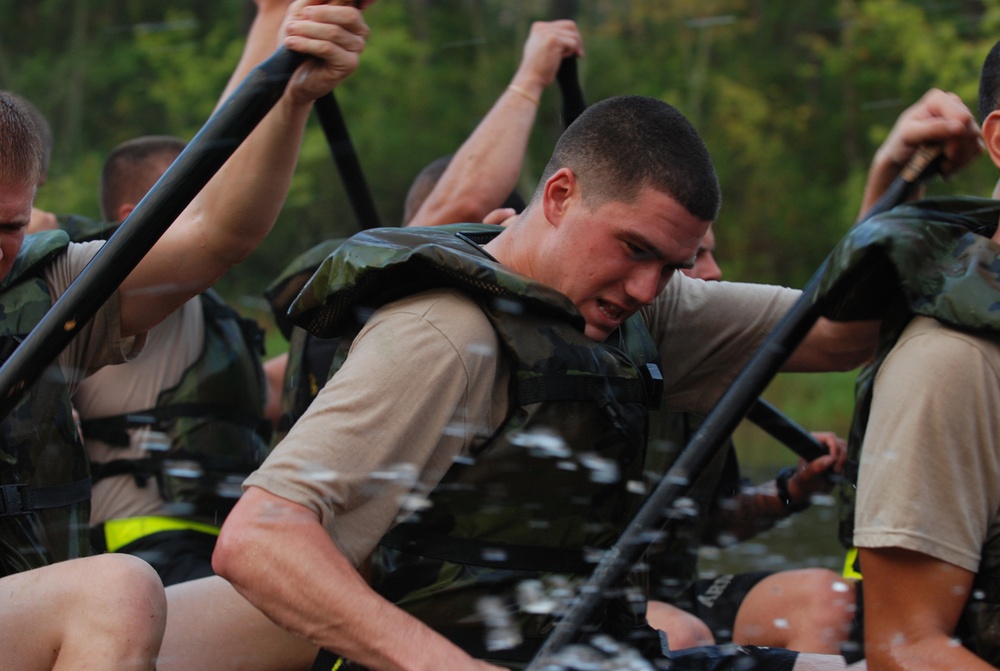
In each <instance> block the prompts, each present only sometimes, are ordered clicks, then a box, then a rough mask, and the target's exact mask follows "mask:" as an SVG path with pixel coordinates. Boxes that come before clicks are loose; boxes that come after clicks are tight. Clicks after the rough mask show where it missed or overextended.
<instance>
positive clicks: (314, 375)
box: [264, 238, 347, 445]
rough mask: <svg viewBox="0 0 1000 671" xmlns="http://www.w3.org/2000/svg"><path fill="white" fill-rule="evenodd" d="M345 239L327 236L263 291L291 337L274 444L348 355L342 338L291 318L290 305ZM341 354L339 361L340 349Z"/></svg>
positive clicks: (275, 318) (276, 321) (280, 323)
mask: <svg viewBox="0 0 1000 671" xmlns="http://www.w3.org/2000/svg"><path fill="white" fill-rule="evenodd" d="M343 242H344V238H338V239H332V240H326V241H324V242H321V243H320V244H318V245H316V246H315V247H313V248H312V249H310V250H309V251H307V252H305V253H304V254H302V255H300V256H298V257H297V258H296V259H295V260H294V261H292V262H291V263H290V264H288V266H286V267H285V269H284V270H283V271H282V272H281V274H280V275H279V276H278V278H277V279H276V280H275V281H274V282H272V283H271V285H270V286H268V288H267V289H266V290H265V291H264V296H265V298H267V300H268V302H269V303H270V305H271V310H272V312H273V313H274V321H275V323H276V324H277V325H278V328H279V329H280V330H281V332H282V333H283V334H284V336H285V338H286V339H287V340H288V343H289V347H288V363H287V365H286V366H285V379H284V382H283V384H282V388H281V419H280V420H279V421H278V426H276V427H275V432H274V436H273V437H272V445H277V444H278V443H280V442H281V440H282V438H284V437H285V434H287V433H288V430H289V429H291V428H292V425H293V424H294V423H295V422H296V421H297V420H298V419H299V417H301V416H302V413H304V412H305V411H306V408H308V407H309V404H310V403H312V401H313V399H314V398H316V394H318V393H319V390H320V388H322V386H323V385H324V384H326V381H327V380H328V379H330V376H331V375H332V374H333V373H332V370H333V369H335V368H339V367H340V365H342V364H343V362H344V357H345V356H346V354H347V353H346V347H345V348H343V349H342V348H341V347H340V345H341V342H342V340H341V338H317V337H316V336H314V335H312V334H311V333H309V332H308V331H306V330H305V329H301V328H298V327H296V326H294V325H293V324H292V323H291V322H290V321H289V320H288V315H287V313H288V308H289V306H290V305H291V303H292V301H293V300H295V297H296V296H297V295H298V293H299V291H301V290H302V287H303V286H304V285H305V283H306V282H307V281H308V280H309V278H310V277H312V275H313V273H314V272H316V269H317V268H319V266H320V264H321V263H322V262H323V260H324V259H326V258H327V257H328V256H330V254H331V253H333V251H334V250H335V249H337V248H338V247H339V246H340V245H342V244H343ZM338 351H341V352H340V356H339V357H338V358H337V361H336V363H335V362H334V358H335V356H336V355H337V352H338Z"/></svg>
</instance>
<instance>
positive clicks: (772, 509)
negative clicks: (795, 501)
mask: <svg viewBox="0 0 1000 671" xmlns="http://www.w3.org/2000/svg"><path fill="white" fill-rule="evenodd" d="M790 514H791V513H790V511H789V510H788V508H786V507H785V505H784V504H782V502H781V499H780V498H779V497H778V493H777V490H776V489H775V486H774V482H768V483H766V484H764V485H760V486H756V487H748V488H744V489H743V490H742V491H740V493H739V494H737V495H736V496H735V497H733V498H732V499H731V500H729V501H726V503H725V504H724V505H721V506H719V507H718V508H717V509H716V511H715V512H714V513H713V514H712V522H711V526H710V527H709V529H708V538H707V539H706V540H707V542H712V541H713V539H717V538H719V537H720V536H726V537H728V538H731V539H735V540H737V541H742V540H746V539H747V538H752V537H753V536H756V535H757V534H759V533H761V532H764V531H767V530H768V529H770V528H771V527H773V526H774V524H775V523H776V522H777V521H778V520H782V519H784V518H786V517H788V516H789V515H790Z"/></svg>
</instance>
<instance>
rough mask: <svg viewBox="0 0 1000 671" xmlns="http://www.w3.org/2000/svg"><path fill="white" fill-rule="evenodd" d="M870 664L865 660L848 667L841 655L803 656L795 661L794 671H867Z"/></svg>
mask: <svg viewBox="0 0 1000 671" xmlns="http://www.w3.org/2000/svg"><path fill="white" fill-rule="evenodd" d="M867 669H868V663H867V662H865V661H864V660H861V661H860V662H855V663H854V664H851V665H848V664H847V662H845V661H844V658H843V657H841V656H839V655H813V654H808V653H807V654H801V655H799V657H798V659H796V660H795V666H793V667H792V671H845V670H846V671H867Z"/></svg>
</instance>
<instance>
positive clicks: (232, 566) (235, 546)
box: [212, 503, 261, 587]
mask: <svg viewBox="0 0 1000 671" xmlns="http://www.w3.org/2000/svg"><path fill="white" fill-rule="evenodd" d="M248 517H249V515H248V514H247V513H246V512H245V511H244V510H241V509H240V504H239V503H238V504H237V505H236V507H235V508H234V509H233V510H232V512H230V513H229V516H228V517H227V518H226V522H225V524H223V526H222V530H221V531H220V532H219V538H218V540H217V541H216V543H215V550H214V551H213V552H212V570H213V571H215V573H216V575H218V576H221V577H223V578H225V579H226V580H228V581H229V582H230V583H232V584H233V585H234V586H236V587H243V586H245V585H248V584H253V572H254V571H255V570H257V567H258V565H259V563H260V557H261V553H260V552H259V548H258V547H256V543H257V538H258V533H259V532H258V530H256V529H255V528H254V526H253V524H252V523H249V522H248Z"/></svg>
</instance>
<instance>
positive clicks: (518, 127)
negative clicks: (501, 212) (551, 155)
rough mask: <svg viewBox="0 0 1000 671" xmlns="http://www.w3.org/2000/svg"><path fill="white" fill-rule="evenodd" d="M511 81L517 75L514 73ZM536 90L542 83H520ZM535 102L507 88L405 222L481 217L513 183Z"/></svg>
mask: <svg viewBox="0 0 1000 671" xmlns="http://www.w3.org/2000/svg"><path fill="white" fill-rule="evenodd" d="M515 81H517V78H516V77H515ZM521 88H522V90H524V91H527V92H529V93H530V95H534V96H536V97H537V96H540V95H541V92H542V90H543V87H540V86H539V87H532V88H530V89H529V88H528V85H527V84H525V85H524V86H522V87H521ZM536 112H537V106H536V105H535V103H534V102H533V101H531V100H529V99H528V98H527V97H526V96H524V95H523V94H520V93H518V92H517V91H514V90H511V89H507V90H506V91H505V92H504V93H503V95H501V96H500V99H499V100H497V102H496V104H495V105H494V106H493V108H492V109H491V110H490V111H489V113H488V114H487V115H486V117H485V118H483V120H482V121H481V122H480V123H479V125H478V126H477V127H476V130H475V131H473V133H472V135H470V136H469V138H468V139H467V140H466V141H465V142H464V143H463V144H462V146H461V147H460V148H459V150H458V151H457V152H456V153H455V156H454V157H453V158H452V160H451V163H450V164H449V165H448V168H447V169H446V170H445V172H444V174H442V175H441V179H440V180H439V181H438V183H437V185H436V186H435V187H434V190H433V191H431V193H430V195H429V196H428V197H427V200H425V201H424V204H423V205H422V206H421V207H420V209H419V210H417V214H416V215H414V217H413V219H412V221H410V222H409V223H408V224H407V225H408V226H440V225H442V224H451V223H458V222H478V221H482V220H483V217H485V216H486V215H487V214H488V213H489V212H490V211H491V210H494V209H496V208H498V207H500V205H502V204H503V202H504V200H505V199H506V198H507V196H509V195H510V193H511V192H512V191H513V190H514V189H515V187H516V186H517V180H518V177H519V176H520V174H521V164H522V163H523V162H524V155H525V152H526V151H527V147H528V138H529V136H530V135H531V128H532V126H533V125H534V123H535V115H536Z"/></svg>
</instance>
